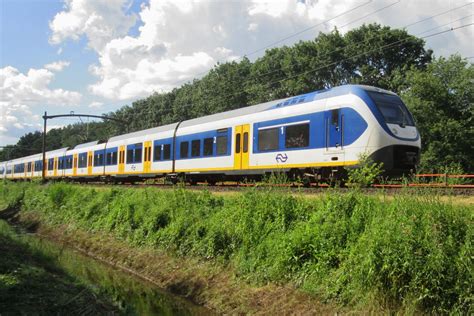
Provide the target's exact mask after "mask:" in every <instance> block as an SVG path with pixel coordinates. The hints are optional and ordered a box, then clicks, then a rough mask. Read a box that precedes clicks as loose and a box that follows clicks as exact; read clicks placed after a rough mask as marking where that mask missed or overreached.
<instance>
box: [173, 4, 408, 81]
mask: <svg viewBox="0 0 474 316" xmlns="http://www.w3.org/2000/svg"><path fill="white" fill-rule="evenodd" d="M372 1H373V0H369V1H367V2H364V3H362V4H360V5H358V6H355V7H353V8H351V9H349V10H346V11H344V12H341V13H339V14H337V15H335V16H333V17H331V18H329V19H327V20H324V21H322V22H319V23H317V24H315V25H312V26H310V27H307V28H305V29H303V30H300V31H297V32H295V33H292V34H289V35H287V36H285V37H283V38H281V39H279V40H276V41H274V42H271V43H269V44H266V45H265V46H263V47H260V48H258V49H256V50H253V51H250V52H248V53H245V54H243V55H242V56H240V57H239V58H237V59H235V60H234V61H238V60H241V59H243V58H245V57H248V56H251V55H255V54H256V53H258V52H261V51H263V50H265V49H267V48H270V47H272V46H275V45H277V44H279V43H282V42H284V41H286V40H288V39H290V38H293V37H295V36H298V35H300V34H303V33H305V32H307V31H310V30H312V29H315V28H317V27H319V26H321V25H324V24H326V23H328V22H330V21H332V20H335V19H337V18H339V17H341V16H343V15H346V14H348V13H351V12H353V11H356V10H357V9H360V8H362V7H364V6H366V5H368V4H369V3H371V2H372ZM400 1H401V0H399V1H398V2H400ZM207 72H209V70H205V71H202V72H199V73H197V74H195V75H194V76H195V77H199V76H200V75H203V74H206V73H207ZM189 80H191V79H185V80H180V81H177V82H174V83H173V84H172V85H177V84H180V83H185V82H188V81H189Z"/></svg>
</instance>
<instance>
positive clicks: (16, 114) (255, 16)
mask: <svg viewBox="0 0 474 316" xmlns="http://www.w3.org/2000/svg"><path fill="white" fill-rule="evenodd" d="M392 3H393V5H391V6H390V7H388V8H386V9H383V8H384V7H386V6H389V5H390V4H392ZM358 6H360V8H359V9H357V10H354V11H351V12H348V11H349V10H350V9H352V8H355V7H358ZM461 6H462V8H460V9H456V8H459V7H461ZM380 9H382V10H380ZM450 9H451V10H452V11H451V12H449V13H447V14H444V15H440V16H437V17H436V18H433V19H430V20H427V21H426V22H423V23H420V24H417V25H414V26H412V27H410V28H409V29H408V31H409V32H410V33H412V34H418V33H420V32H422V31H425V30H428V29H431V28H434V27H438V29H436V30H434V31H433V32H436V31H442V30H445V29H449V27H456V26H460V25H463V24H468V23H472V22H473V17H472V14H473V10H474V8H473V4H472V0H470V1H463V0H459V1H454V0H451V1H442V0H433V1H409V0H401V1H397V0H392V1H386V0H377V1H375V0H374V1H370V0H319V1H315V0H306V1H298V0H242V1H194V0H140V1H138V0H136V1H134V0H65V1H63V0H0V118H1V120H0V146H3V145H6V144H13V143H15V142H16V141H17V140H18V138H19V137H20V136H21V135H23V134H25V133H27V132H30V131H34V130H38V129H40V128H41V126H42V125H41V123H42V122H41V117H40V116H41V114H42V113H43V112H44V111H45V110H46V111H48V113H51V114H59V113H69V112H70V111H75V112H76V113H79V112H81V113H89V114H98V113H106V112H108V111H112V110H116V109H118V108H119V107H120V106H122V105H125V104H130V103H131V102H132V101H133V100H136V99H139V98H142V97H146V96H148V95H150V94H151V93H153V92H155V91H157V92H162V91H169V90H170V89H172V88H174V87H176V86H179V85H180V84H181V83H182V82H184V81H186V80H190V79H192V78H194V77H196V76H198V75H199V74H201V73H203V72H206V71H207V70H209V69H210V68H212V66H213V65H215V64H216V63H217V62H225V61H229V60H235V59H238V58H239V57H241V56H242V55H243V54H245V53H248V52H250V51H253V50H255V49H259V48H262V47H264V46H265V45H266V44H267V43H270V42H273V41H277V40H279V39H281V38H283V37H285V36H286V35H288V34H291V33H295V32H297V31H299V30H302V29H305V28H308V27H310V26H313V25H317V24H319V23H321V22H323V21H325V20H328V19H331V18H332V17H334V16H339V17H338V18H336V19H331V21H329V22H327V23H325V24H322V25H320V26H318V27H317V28H314V29H313V30H311V31H309V32H305V33H302V34H300V35H298V36H296V37H293V38H290V39H288V40H286V41H284V42H283V43H280V44H279V45H283V44H286V45H291V44H292V43H294V42H296V41H298V40H306V39H311V38H314V36H315V35H316V34H317V33H318V32H320V31H322V32H326V31H329V30H331V29H332V28H333V27H335V26H337V27H339V28H340V27H341V26H342V25H345V24H347V23H348V22H351V21H354V20H357V19H358V18H360V17H361V16H365V15H366V14H368V13H371V12H373V14H370V15H369V16H367V17H365V18H363V19H361V20H360V21H356V22H355V23H351V24H349V25H348V26H346V27H343V28H342V29H341V31H342V32H347V31H348V30H350V29H351V28H353V27H357V26H359V25H360V24H362V23H370V22H378V23H381V24H386V25H389V26H392V27H401V26H404V25H407V24H409V23H412V22H415V21H418V20H421V19H423V18H426V17H429V16H432V15H435V14H439V13H440V12H443V11H446V10H450ZM377 10H380V11H377ZM345 12H348V13H345ZM460 19H462V20H460ZM473 39H474V36H473V27H472V26H471V27H466V28H463V29H462V30H457V31H455V32H450V33H447V34H445V35H442V36H438V37H434V38H432V39H429V40H428V41H427V48H432V49H434V51H435V55H437V56H439V55H444V56H448V55H450V54H453V53H459V54H461V55H462V56H465V57H470V56H472V55H473V54H472V52H474V47H473V43H474V42H473ZM261 53H263V52H261ZM261 53H260V54H261ZM258 56H259V54H256V55H254V56H252V58H257V57H258ZM73 122H74V120H57V121H54V122H53V121H51V123H50V124H51V126H52V127H55V126H62V125H64V124H68V123H73Z"/></svg>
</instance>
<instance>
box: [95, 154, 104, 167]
mask: <svg viewBox="0 0 474 316" xmlns="http://www.w3.org/2000/svg"><path fill="white" fill-rule="evenodd" d="M103 165H104V153H103V151H101V152H95V153H94V167H99V166H103Z"/></svg>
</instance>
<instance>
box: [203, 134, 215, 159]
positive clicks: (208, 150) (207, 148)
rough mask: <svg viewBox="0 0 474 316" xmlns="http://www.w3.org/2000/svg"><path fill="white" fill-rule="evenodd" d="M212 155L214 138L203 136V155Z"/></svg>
mask: <svg viewBox="0 0 474 316" xmlns="http://www.w3.org/2000/svg"><path fill="white" fill-rule="evenodd" d="M212 155H214V139H213V138H204V156H212Z"/></svg>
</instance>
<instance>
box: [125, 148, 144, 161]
mask: <svg viewBox="0 0 474 316" xmlns="http://www.w3.org/2000/svg"><path fill="white" fill-rule="evenodd" d="M142 154H143V145H142V143H136V144H133V145H128V146H127V164H131V163H141V162H142Z"/></svg>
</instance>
